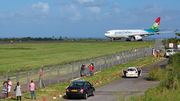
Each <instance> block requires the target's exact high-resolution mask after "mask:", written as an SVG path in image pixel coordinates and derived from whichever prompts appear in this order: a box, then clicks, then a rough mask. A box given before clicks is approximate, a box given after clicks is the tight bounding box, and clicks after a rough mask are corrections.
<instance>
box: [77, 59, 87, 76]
mask: <svg viewBox="0 0 180 101" xmlns="http://www.w3.org/2000/svg"><path fill="white" fill-rule="evenodd" d="M81 60H82V58H81V59H80V60H79V68H78V73H77V75H79V76H78V77H79V78H80V76H81V74H79V73H81V72H80V71H81ZM85 66H86V65H85Z"/></svg>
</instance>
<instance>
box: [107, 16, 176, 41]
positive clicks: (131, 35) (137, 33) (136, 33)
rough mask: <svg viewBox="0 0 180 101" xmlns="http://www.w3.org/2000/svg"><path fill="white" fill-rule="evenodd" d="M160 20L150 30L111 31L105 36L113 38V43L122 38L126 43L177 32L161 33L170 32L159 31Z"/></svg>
mask: <svg viewBox="0 0 180 101" xmlns="http://www.w3.org/2000/svg"><path fill="white" fill-rule="evenodd" d="M160 19H161V17H158V18H157V19H156V21H155V23H154V24H153V26H152V27H151V28H150V29H137V30H110V31H107V32H106V33H105V36H106V37H108V38H111V41H113V40H119V39H121V38H126V41H130V40H131V39H134V40H138V41H140V40H142V38H143V37H147V36H150V35H155V34H160V33H172V32H175V31H177V30H175V31H166V32H159V31H163V30H168V29H169V28H168V29H163V30H159V29H158V28H159V24H160Z"/></svg>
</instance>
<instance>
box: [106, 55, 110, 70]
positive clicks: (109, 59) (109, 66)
mask: <svg viewBox="0 0 180 101" xmlns="http://www.w3.org/2000/svg"><path fill="white" fill-rule="evenodd" d="M107 57H108V63H107V65H108V66H107V67H108V68H109V67H110V65H109V63H110V54H109V55H108V56H107Z"/></svg>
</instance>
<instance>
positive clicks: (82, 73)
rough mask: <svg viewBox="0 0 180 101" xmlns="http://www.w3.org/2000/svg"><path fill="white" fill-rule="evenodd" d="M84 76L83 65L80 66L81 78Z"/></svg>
mask: <svg viewBox="0 0 180 101" xmlns="http://www.w3.org/2000/svg"><path fill="white" fill-rule="evenodd" d="M85 75H86V74H85V65H82V66H81V77H84V76H85Z"/></svg>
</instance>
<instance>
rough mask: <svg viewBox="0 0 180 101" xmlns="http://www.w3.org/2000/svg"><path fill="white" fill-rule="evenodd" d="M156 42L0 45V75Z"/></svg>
mask: <svg viewBox="0 0 180 101" xmlns="http://www.w3.org/2000/svg"><path fill="white" fill-rule="evenodd" d="M153 45H154V42H120V43H118V42H114V43H111V42H107V43H25V44H0V59H1V61H0V69H1V71H0V75H2V74H5V73H6V72H7V71H8V70H9V69H11V73H12V72H16V71H17V70H18V69H19V68H21V69H22V70H21V71H27V70H28V68H29V67H31V66H32V67H33V69H37V68H40V67H41V66H42V65H43V64H44V65H45V67H48V66H49V65H50V64H51V63H53V64H54V65H57V64H58V63H59V62H62V63H66V62H68V61H73V60H80V59H81V58H82V59H85V58H87V57H88V58H90V57H92V56H97V55H98V56H99V55H101V54H103V55H105V54H107V53H112V52H117V51H122V50H128V49H132V48H137V47H147V46H153Z"/></svg>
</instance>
